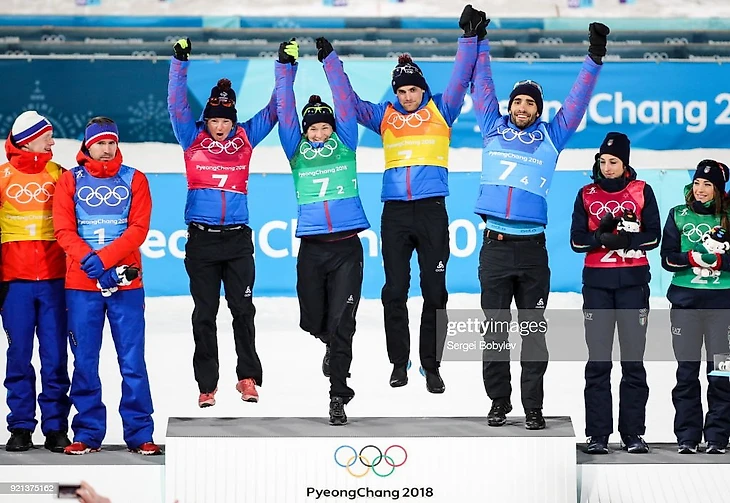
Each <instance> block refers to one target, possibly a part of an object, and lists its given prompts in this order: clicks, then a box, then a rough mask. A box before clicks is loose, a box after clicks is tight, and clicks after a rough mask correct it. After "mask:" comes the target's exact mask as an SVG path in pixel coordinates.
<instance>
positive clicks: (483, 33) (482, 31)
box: [476, 10, 491, 40]
mask: <svg viewBox="0 0 730 503" xmlns="http://www.w3.org/2000/svg"><path fill="white" fill-rule="evenodd" d="M476 12H477V13H478V14H479V18H480V20H481V23H480V24H479V26H478V27H477V39H478V40H484V39H485V38H487V26H489V22H490V21H491V19H490V18H488V17H487V13H486V12H484V11H483V10H478V11H476Z"/></svg>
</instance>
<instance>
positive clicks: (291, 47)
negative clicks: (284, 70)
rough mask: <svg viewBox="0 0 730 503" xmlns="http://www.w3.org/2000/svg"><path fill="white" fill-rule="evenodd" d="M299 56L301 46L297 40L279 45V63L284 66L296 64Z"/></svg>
mask: <svg viewBox="0 0 730 503" xmlns="http://www.w3.org/2000/svg"><path fill="white" fill-rule="evenodd" d="M298 56H299V45H298V44H297V43H296V41H295V39H291V40H289V41H288V42H282V43H281V44H279V63H282V64H287V63H289V64H292V65H293V64H294V63H296V62H297V57H298Z"/></svg>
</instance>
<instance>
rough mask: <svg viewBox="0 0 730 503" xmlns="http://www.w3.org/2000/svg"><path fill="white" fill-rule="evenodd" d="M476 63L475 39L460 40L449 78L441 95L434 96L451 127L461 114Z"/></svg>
mask: <svg viewBox="0 0 730 503" xmlns="http://www.w3.org/2000/svg"><path fill="white" fill-rule="evenodd" d="M476 61H477V37H476V36H474V37H470V38H460V39H459V45H458V49H457V50H456V61H455V63H454V69H453V70H452V72H451V78H450V79H449V83H448V84H447V85H446V89H445V90H444V93H443V94H442V95H436V96H434V102H435V103H436V106H438V108H439V111H440V112H441V115H443V116H444V119H445V120H446V123H447V124H448V125H449V126H451V125H452V124H453V123H454V121H456V119H457V118H458V117H459V114H461V109H462V107H463V106H464V96H466V92H467V91H468V90H469V84H470V83H471V79H472V74H473V73H474V67H475V65H476Z"/></svg>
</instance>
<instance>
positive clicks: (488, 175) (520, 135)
mask: <svg viewBox="0 0 730 503" xmlns="http://www.w3.org/2000/svg"><path fill="white" fill-rule="evenodd" d="M558 154H559V152H558V149H557V148H556V147H555V144H554V143H553V142H552V140H551V139H550V137H549V136H548V134H547V128H546V127H545V123H544V122H541V123H540V124H539V126H538V127H537V128H535V129H534V130H532V131H521V130H518V129H514V128H512V127H509V126H508V125H502V124H500V125H499V126H498V127H496V128H494V129H492V131H490V133H489V135H488V136H487V138H486V141H485V145H484V148H483V150H482V176H481V180H480V183H481V184H482V185H506V186H509V187H516V188H519V189H522V190H526V191H528V192H532V193H533V194H537V195H538V196H541V197H543V198H546V197H547V195H548V191H549V189H550V184H551V183H552V179H553V173H555V167H556V164H557V161H558Z"/></svg>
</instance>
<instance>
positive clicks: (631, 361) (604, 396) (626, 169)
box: [570, 133, 661, 454]
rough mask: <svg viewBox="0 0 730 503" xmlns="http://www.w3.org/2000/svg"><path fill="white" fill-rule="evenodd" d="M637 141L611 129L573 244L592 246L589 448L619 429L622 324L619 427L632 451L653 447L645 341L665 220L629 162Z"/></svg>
mask: <svg viewBox="0 0 730 503" xmlns="http://www.w3.org/2000/svg"><path fill="white" fill-rule="evenodd" d="M629 154H630V142H629V139H628V138H627V137H626V135H624V134H622V133H608V135H606V138H605V139H604V140H603V143H602V144H601V148H600V151H599V153H598V154H596V157H595V164H594V165H593V177H592V178H593V180H594V181H593V183H590V184H588V185H586V186H585V187H583V188H581V189H580V190H579V191H578V196H577V197H576V200H575V206H574V209H573V223H572V225H571V228H570V246H571V247H572V248H573V251H575V252H577V253H585V254H586V255H585V265H584V267H583V311H584V316H583V319H584V322H583V323H584V326H585V338H586V344H587V345H588V362H587V363H586V369H585V379H586V386H585V407H586V435H587V436H588V437H589V440H588V448H587V452H588V453H590V454H608V452H609V451H608V437H609V436H610V435H611V433H613V417H612V411H613V406H612V399H611V368H612V367H613V363H612V361H611V350H612V347H613V337H614V331H615V329H616V328H615V327H616V326H617V325H618V337H619V343H620V345H621V371H622V377H621V385H620V388H619V389H620V391H619V394H620V405H619V417H618V431H619V433H620V434H621V443H622V446H623V448H624V449H625V450H628V452H630V453H645V452H648V451H649V447H648V446H647V444H646V442H644V439H643V438H641V435H643V434H644V433H645V422H646V421H645V419H646V402H647V400H648V398H649V387H648V386H647V384H646V370H645V369H644V363H643V359H644V348H645V346H646V328H647V319H648V315H649V280H650V279H651V275H650V272H649V261H648V260H647V258H646V252H647V251H649V250H651V249H654V248H656V247H657V246H659V238H660V236H661V222H660V219H659V208H658V207H657V202H656V198H655V197H654V192H653V191H652V189H651V187H650V186H649V184H647V183H646V182H643V181H641V180H637V179H636V171H634V169H633V168H632V167H631V166H629Z"/></svg>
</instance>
